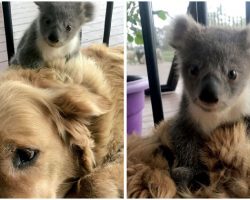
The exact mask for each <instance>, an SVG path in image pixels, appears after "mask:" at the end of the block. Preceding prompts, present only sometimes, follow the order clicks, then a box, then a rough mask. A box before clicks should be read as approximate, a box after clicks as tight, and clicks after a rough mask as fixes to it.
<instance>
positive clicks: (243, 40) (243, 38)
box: [239, 25, 250, 50]
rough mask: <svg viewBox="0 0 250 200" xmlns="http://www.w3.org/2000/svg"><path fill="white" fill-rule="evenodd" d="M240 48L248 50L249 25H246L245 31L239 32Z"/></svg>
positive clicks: (249, 38) (249, 44)
mask: <svg viewBox="0 0 250 200" xmlns="http://www.w3.org/2000/svg"><path fill="white" fill-rule="evenodd" d="M239 42H240V46H241V47H243V48H244V50H249V49H250V25H247V27H246V28H245V29H243V30H242V31H240V35H239Z"/></svg>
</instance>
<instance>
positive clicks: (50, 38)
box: [48, 33, 59, 43]
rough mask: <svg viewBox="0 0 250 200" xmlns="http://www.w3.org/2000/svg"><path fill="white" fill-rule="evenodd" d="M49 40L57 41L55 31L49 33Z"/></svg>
mask: <svg viewBox="0 0 250 200" xmlns="http://www.w3.org/2000/svg"><path fill="white" fill-rule="evenodd" d="M48 39H49V41H50V42H52V43H57V42H59V39H58V35H57V34H56V33H51V34H50V35H49V37H48Z"/></svg>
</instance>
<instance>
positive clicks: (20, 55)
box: [11, 2, 94, 68]
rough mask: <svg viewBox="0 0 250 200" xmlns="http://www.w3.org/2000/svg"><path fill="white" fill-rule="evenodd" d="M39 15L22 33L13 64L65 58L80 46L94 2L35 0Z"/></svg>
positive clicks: (30, 65) (29, 64)
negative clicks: (39, 0)
mask: <svg viewBox="0 0 250 200" xmlns="http://www.w3.org/2000/svg"><path fill="white" fill-rule="evenodd" d="M35 4H37V5H38V7H39V11H40V12H39V15H38V17H37V18H36V19H35V20H34V21H33V22H32V24H31V25H30V27H29V28H28V29H27V30H26V32H25V34H24V35H23V37H22V39H21V41H20V43H19V45H18V47H17V52H16V54H15V56H14V57H13V58H12V60H11V64H14V65H21V66H22V67H25V68H37V67H42V66H43V65H44V64H45V63H46V62H48V61H51V60H53V59H58V58H65V59H66V60H68V59H70V57H72V56H74V55H76V54H77V53H78V52H79V49H80V30H81V26H82V25H83V24H85V23H87V22H89V21H91V20H92V18H93V14H94V5H93V4H92V3H91V2H35Z"/></svg>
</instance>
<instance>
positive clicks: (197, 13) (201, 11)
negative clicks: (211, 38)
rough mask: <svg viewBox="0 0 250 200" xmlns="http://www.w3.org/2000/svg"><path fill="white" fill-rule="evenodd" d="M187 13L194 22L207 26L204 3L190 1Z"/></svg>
mask: <svg viewBox="0 0 250 200" xmlns="http://www.w3.org/2000/svg"><path fill="white" fill-rule="evenodd" d="M188 13H189V14H191V15H192V17H193V18H194V19H195V21H197V22H199V23H201V24H203V25H205V26H206V25H207V3H206V2H205V1H191V2H189V6H188Z"/></svg>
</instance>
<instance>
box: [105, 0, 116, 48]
mask: <svg viewBox="0 0 250 200" xmlns="http://www.w3.org/2000/svg"><path fill="white" fill-rule="evenodd" d="M113 6H114V2H113V1H108V2H107V7H106V16H105V23H104V35H103V43H105V44H106V45H107V46H108V45H109V38H110V30H111V21H112V14H113Z"/></svg>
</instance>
